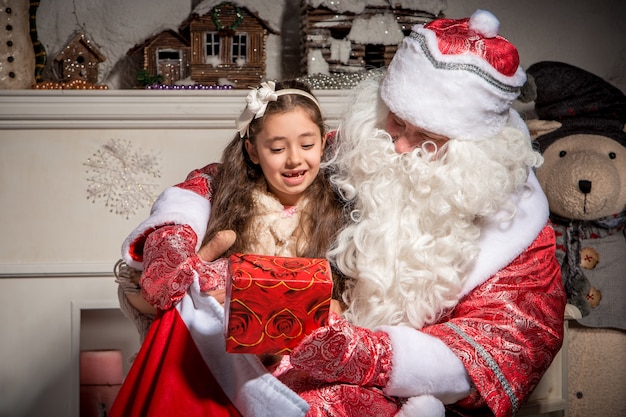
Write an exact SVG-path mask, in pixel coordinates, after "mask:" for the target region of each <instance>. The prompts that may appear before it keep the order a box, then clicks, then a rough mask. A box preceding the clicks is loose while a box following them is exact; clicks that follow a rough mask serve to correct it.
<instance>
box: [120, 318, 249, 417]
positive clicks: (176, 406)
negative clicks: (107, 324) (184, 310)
mask: <svg viewBox="0 0 626 417" xmlns="http://www.w3.org/2000/svg"><path fill="white" fill-rule="evenodd" d="M108 416H109V417H148V416H149V417H177V416H181V417H205V416H212V417H225V416H239V417H240V416H241V414H240V413H239V411H237V409H236V408H235V407H234V406H233V405H232V403H231V402H230V400H229V398H228V397H227V396H226V394H225V393H224V391H222V389H221V387H220V386H219V384H218V383H217V381H216V380H215V378H213V376H212V374H211V371H210V370H209V368H208V366H207V365H206V363H205V362H204V360H203V359H202V356H201V355H200V352H199V351H198V349H197V348H196V345H195V343H194V341H193V340H192V338H191V336H190V335H189V332H188V331H187V327H186V326H185V323H184V321H183V320H182V319H181V317H180V315H179V313H178V311H177V310H176V309H170V310H167V311H165V312H162V313H160V315H159V316H158V317H157V319H156V320H155V321H154V323H153V324H152V327H151V328H150V331H149V332H148V335H147V336H146V339H145V341H144V343H143V344H142V346H141V349H140V350H139V353H138V354H137V357H136V358H135V361H134V362H133V365H132V366H131V369H130V371H129V373H128V375H127V376H126V378H125V380H124V383H123V384H122V387H121V389H120V392H119V393H118V395H117V397H116V399H115V402H114V403H113V406H112V407H111V411H110V412H109V415H108Z"/></svg>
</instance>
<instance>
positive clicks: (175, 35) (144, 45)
mask: <svg viewBox="0 0 626 417" xmlns="http://www.w3.org/2000/svg"><path fill="white" fill-rule="evenodd" d="M164 34H168V35H170V36H172V37H173V38H174V39H176V40H178V41H180V43H181V44H183V45H185V46H189V41H188V40H187V39H185V38H184V37H182V36H181V35H180V34H179V33H178V32H176V31H175V30H173V29H166V30H164V31H162V32H159V33H157V34H155V35H152V36H150V37H149V38H148V39H146V40H144V41H143V42H141V43H138V44H137V45H135V46H133V47H132V48H131V49H129V51H128V53H127V54H128V55H132V54H134V53H135V52H138V51H141V50H144V49H146V48H149V47H150V46H152V44H153V43H154V42H156V41H157V40H158V39H159V38H161V37H162V36H163V35H164Z"/></svg>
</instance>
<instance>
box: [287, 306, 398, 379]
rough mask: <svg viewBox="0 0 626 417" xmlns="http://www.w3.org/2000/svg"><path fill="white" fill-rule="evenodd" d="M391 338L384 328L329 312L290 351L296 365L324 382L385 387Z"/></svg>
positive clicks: (295, 366)
mask: <svg viewBox="0 0 626 417" xmlns="http://www.w3.org/2000/svg"><path fill="white" fill-rule="evenodd" d="M391 354H392V351H391V342H390V340H389V336H388V335H387V333H384V332H373V331H371V330H369V329H365V328H362V327H357V326H354V325H352V324H350V323H348V321H347V320H345V319H342V318H340V317H339V316H338V315H337V314H335V313H333V312H331V313H330V317H329V323H328V325H327V326H325V327H320V328H319V329H317V330H315V331H313V333H311V334H310V335H309V336H307V337H306V338H305V339H304V340H303V341H302V342H301V343H300V344H299V345H298V346H297V347H296V348H295V349H294V350H293V351H292V352H291V363H292V365H293V366H294V368H296V369H301V370H305V371H307V372H309V374H310V375H311V376H312V377H314V378H316V379H319V380H322V381H325V382H344V383H349V384H355V385H359V386H363V387H364V386H377V387H384V386H386V385H387V381H388V380H389V372H390V371H391Z"/></svg>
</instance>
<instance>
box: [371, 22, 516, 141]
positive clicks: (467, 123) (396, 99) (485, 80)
mask: <svg viewBox="0 0 626 417" xmlns="http://www.w3.org/2000/svg"><path fill="white" fill-rule="evenodd" d="M494 19H495V17H494ZM470 20H471V19H470ZM496 22H497V19H496ZM494 23H495V22H494V21H493V19H490V18H489V17H488V16H487V15H485V14H483V13H479V14H478V16H476V21H475V22H474V24H475V25H476V27H477V28H479V30H481V31H484V33H482V32H480V33H481V35H487V34H488V35H491V34H492V33H493V31H494V29H496V28H497V24H496V25H495V26H494ZM525 81H526V74H525V73H524V70H523V69H522V68H521V66H518V68H517V70H516V72H515V73H514V74H513V75H511V76H507V75H504V74H502V73H501V72H499V71H498V70H497V69H495V68H494V67H493V66H492V65H491V64H490V63H489V62H488V61H487V60H485V59H484V58H482V57H479V56H477V55H474V54H471V53H462V54H443V53H442V52H441V51H440V50H439V47H438V41H437V35H436V33H435V32H434V31H433V30H430V29H428V28H425V27H424V25H415V26H414V27H413V31H412V33H411V35H410V36H408V37H406V38H405V39H404V40H403V41H402V44H401V45H400V47H399V49H398V51H397V52H396V54H395V56H394V58H393V60H392V61H391V64H390V65H389V68H388V70H387V74H386V75H385V78H384V80H383V83H382V87H381V97H382V99H383V101H384V102H385V104H386V105H387V107H389V109H390V110H391V111H392V112H393V113H394V114H395V115H396V116H398V117H399V118H401V119H403V120H405V121H407V122H408V123H410V124H412V125H414V126H417V127H421V128H422V129H426V130H428V131H430V132H433V133H437V134H440V135H444V136H446V137H448V138H450V139H462V140H472V139H477V138H487V137H491V136H493V135H495V134H497V133H499V132H500V130H501V129H502V128H503V127H504V126H505V124H506V122H507V119H508V117H509V110H510V108H511V105H512V103H513V101H514V100H515V99H516V98H517V96H518V95H519V92H520V88H521V87H522V86H523V85H524V82H525Z"/></svg>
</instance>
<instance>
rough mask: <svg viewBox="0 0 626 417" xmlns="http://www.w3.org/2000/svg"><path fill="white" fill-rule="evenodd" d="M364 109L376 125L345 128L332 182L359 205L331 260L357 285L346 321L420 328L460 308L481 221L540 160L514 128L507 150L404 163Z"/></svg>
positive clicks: (455, 151) (467, 150)
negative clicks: (373, 127)
mask: <svg viewBox="0 0 626 417" xmlns="http://www.w3.org/2000/svg"><path fill="white" fill-rule="evenodd" d="M364 109H365V107H364ZM353 111H354V110H353ZM364 111H365V113H367V114H369V116H368V117H367V118H365V119H363V118H361V120H360V121H359V120H356V123H354V124H353V125H352V126H351V125H349V124H345V125H344V126H343V127H342V129H340V135H342V136H341V137H340V138H339V147H338V154H337V155H338V156H337V158H336V159H335V160H334V161H333V162H334V163H335V165H336V166H337V174H336V175H335V176H334V177H333V179H332V181H333V183H334V184H335V186H337V187H338V189H339V190H340V191H341V192H342V193H343V194H344V196H345V197H346V198H348V199H349V200H351V201H352V202H353V204H354V207H353V209H354V210H353V211H352V219H353V222H352V223H351V224H349V225H348V226H347V227H346V228H345V229H344V230H342V232H341V233H340V235H339V238H338V240H337V243H336V246H335V247H334V248H333V250H332V251H331V253H330V258H331V259H332V260H333V262H335V264H336V266H337V267H338V268H339V269H340V270H341V272H342V273H344V274H345V275H346V276H348V277H351V278H352V279H349V280H348V282H347V289H346V292H345V293H344V301H346V303H347V305H348V308H347V310H346V312H345V316H346V317H347V318H348V319H349V320H350V321H351V322H353V323H355V324H357V325H360V326H364V327H368V328H375V327H377V326H380V325H397V324H406V325H410V326H413V327H416V328H421V327H423V326H424V325H425V324H428V323H432V322H435V321H436V320H438V319H439V318H440V317H441V315H442V314H444V313H445V312H446V311H447V310H448V309H450V308H452V307H454V306H455V305H456V304H457V302H458V299H459V294H460V293H461V290H462V285H463V282H464V279H465V277H466V274H467V273H468V271H470V269H471V267H472V265H473V263H474V261H475V259H476V257H477V256H478V248H477V245H476V241H477V239H478V237H479V234H480V221H481V219H482V218H483V217H486V216H490V215H492V214H493V213H495V212H496V211H497V210H498V208H501V207H502V205H503V204H504V202H505V201H506V200H507V197H508V196H509V195H510V194H511V192H512V191H513V190H515V189H516V188H517V187H519V186H520V184H523V183H524V181H525V179H526V176H527V172H528V166H532V165H533V164H536V163H537V161H538V160H537V157H536V153H534V152H532V150H531V149H530V146H529V144H528V143H526V142H525V139H524V137H523V135H522V134H521V133H520V132H519V131H513V130H512V129H509V131H508V133H509V135H508V137H507V138H504V139H503V143H500V144H498V141H496V140H495V139H492V140H490V141H482V142H481V141H476V142H460V141H450V142H449V143H448V149H447V150H446V153H445V156H443V157H441V158H439V159H437V160H431V161H428V160H427V159H428V158H426V157H425V156H424V155H422V156H420V155H419V152H421V151H414V152H413V153H408V154H402V155H400V154H397V153H396V152H395V151H394V147H393V144H392V143H391V140H390V138H389V135H387V134H386V133H385V132H383V131H381V130H376V129H371V126H373V125H374V124H375V122H374V121H373V119H374V118H376V116H375V112H376V111H375V110H372V109H371V107H370V110H364ZM356 112H357V113H358V109H357V111H356ZM355 117H357V119H358V116H355ZM379 119H380V117H379ZM370 122H371V123H370ZM352 128H354V129H352ZM504 136H507V135H504ZM504 136H503V137H504ZM520 139H521V140H520ZM504 142H505V143H504ZM514 144H517V145H514ZM507 148H508V149H507ZM503 149H506V150H503ZM511 215H514V208H511Z"/></svg>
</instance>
